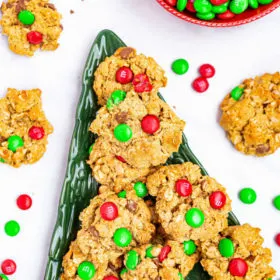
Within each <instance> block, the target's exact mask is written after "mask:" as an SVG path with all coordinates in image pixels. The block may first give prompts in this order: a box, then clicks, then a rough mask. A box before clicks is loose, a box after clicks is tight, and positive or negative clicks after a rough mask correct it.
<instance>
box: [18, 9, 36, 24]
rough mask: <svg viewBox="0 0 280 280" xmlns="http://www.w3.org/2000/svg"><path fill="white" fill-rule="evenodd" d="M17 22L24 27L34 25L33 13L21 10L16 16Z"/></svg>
mask: <svg viewBox="0 0 280 280" xmlns="http://www.w3.org/2000/svg"><path fill="white" fill-rule="evenodd" d="M18 20H19V21H20V22H21V23H22V24H25V25H31V24H33V23H34V21H35V16H34V14H33V13H31V12H30V11H27V10H22V11H21V12H20V13H19V14H18Z"/></svg>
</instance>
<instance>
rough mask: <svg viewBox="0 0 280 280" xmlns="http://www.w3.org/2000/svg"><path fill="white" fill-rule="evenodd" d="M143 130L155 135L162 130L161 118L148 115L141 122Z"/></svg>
mask: <svg viewBox="0 0 280 280" xmlns="http://www.w3.org/2000/svg"><path fill="white" fill-rule="evenodd" d="M141 127H142V130H143V131H144V132H146V133H148V134H154V133H155V132H157V131H158V130H159V128H160V121H159V118H158V117H157V116H155V115H147V116H145V117H144V118H143V119H142V121H141Z"/></svg>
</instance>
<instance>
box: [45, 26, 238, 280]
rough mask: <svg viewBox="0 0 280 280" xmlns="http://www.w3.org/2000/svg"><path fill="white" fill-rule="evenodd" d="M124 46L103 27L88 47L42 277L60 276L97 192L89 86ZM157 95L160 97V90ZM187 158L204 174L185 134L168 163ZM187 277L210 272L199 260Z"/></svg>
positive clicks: (93, 112)
mask: <svg viewBox="0 0 280 280" xmlns="http://www.w3.org/2000/svg"><path fill="white" fill-rule="evenodd" d="M123 46H125V43H124V42H123V41H122V40H121V39H120V38H119V37H118V36H117V35H116V34H114V33H113V32H112V31H110V30H103V31H101V32H100V33H99V34H98V36H97V37H96V39H95V41H94V43H93V45H92V48H91V50H90V53H89V56H88V59H87V62H86V66H85V69H84V74H83V84H82V93H81V97H80V100H79V104H78V106H77V112H76V124H75V128H74V132H73V137H72V142H71V146H70V151H69V158H68V166H67V169H66V175H65V180H64V184H63V187H62V193H61V197H60V202H59V207H58V215H57V221H56V224H55V227H54V231H53V236H52V240H51V245H50V250H49V256H48V263H47V267H46V272H45V278H44V279H45V280H58V279H59V278H60V274H61V272H62V265H61V264H62V259H63V256H64V255H65V254H66V253H67V251H68V247H69V244H70V242H71V241H72V240H73V239H75V236H76V234H77V231H78V230H79V226H80V225H79V214H80V212H81V211H82V210H83V209H84V208H86V207H87V206H88V205H89V202H90V199H91V198H93V197H94V196H95V195H96V194H97V190H98V183H97V182H96V181H95V180H94V178H93V177H92V176H91V170H90V168H89V166H88V165H87V163H86V160H87V159H88V149H89V147H90V145H91V144H92V143H93V142H94V136H93V134H92V133H90V132H89V126H90V124H91V122H92V121H93V120H94V119H95V116H96V112H97V111H98V109H99V106H98V104H97V98H96V95H95V93H94V91H93V89H92V84H93V80H94V77H93V74H94V72H95V70H96V69H97V67H98V65H99V64H100V62H102V61H104V60H105V58H106V57H107V56H111V55H113V54H114V52H115V51H116V50H117V49H118V48H120V47H123ZM159 96H160V98H162V96H161V95H160V94H159ZM162 99H163V98H162ZM186 161H190V162H193V163H195V164H198V165H200V167H201V169H202V172H203V174H207V172H206V170H205V169H204V167H203V166H202V165H201V163H200V162H199V161H198V159H197V158H196V157H195V155H194V154H193V153H192V151H191V149H190V147H189V145H188V142H187V138H186V137H185V136H183V142H182V144H181V146H180V149H179V151H178V152H177V153H174V154H173V155H172V156H171V157H170V158H169V159H168V161H167V164H178V163H183V162H186ZM229 223H230V225H236V224H239V222H238V220H237V218H236V217H235V216H234V214H233V213H230V214H229ZM186 279H187V280H199V279H200V280H208V279H210V276H209V275H208V274H207V273H206V272H205V271H204V270H203V269H202V267H201V266H200V264H197V265H196V266H195V267H194V269H193V271H192V272H190V274H189V275H188V277H187V278H186Z"/></svg>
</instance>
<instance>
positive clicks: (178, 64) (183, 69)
mask: <svg viewBox="0 0 280 280" xmlns="http://www.w3.org/2000/svg"><path fill="white" fill-rule="evenodd" d="M172 70H173V72H174V73H176V74H178V75H183V74H185V73H187V72H188V70H189V63H188V62H187V61H186V60H185V59H183V58H179V59H176V60H175V61H174V62H173V63H172Z"/></svg>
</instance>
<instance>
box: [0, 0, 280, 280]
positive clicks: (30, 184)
mask: <svg viewBox="0 0 280 280" xmlns="http://www.w3.org/2000/svg"><path fill="white" fill-rule="evenodd" d="M54 3H55V4H56V6H57V8H58V9H59V11H60V12H61V13H62V14H63V25H64V32H63V34H62V36H61V40H60V42H61V46H60V48H59V49H58V50H57V51H55V52H45V53H39V52H38V53H36V55H35V56H34V57H33V58H25V57H20V56H18V55H15V54H13V53H12V52H11V51H10V50H9V49H8V45H7V40H6V37H4V36H1V37H0V97H2V96H4V95H5V92H6V89H7V88H8V87H15V88H18V89H29V88H36V87H38V88H40V89H42V91H43V105H44V109H45V111H46V114H47V116H48V118H49V120H50V121H51V123H52V124H53V125H54V128H55V132H54V134H53V135H52V136H51V137H50V138H49V143H50V144H49V146H48V151H47V153H46V154H45V156H44V158H43V159H42V160H40V161H39V162H38V163H37V164H35V165H32V166H23V167H21V168H19V169H13V168H11V167H9V166H6V165H1V167H0V198H1V199H0V263H1V262H2V261H3V260H4V259H6V258H12V259H14V260H15V261H16V263H17V265H18V269H17V272H16V274H15V275H14V276H12V277H10V279H13V280H15V279H17V280H42V279H44V270H45V265H46V259H47V254H48V248H49V243H50V238H51V235H52V230H53V226H54V223H55V220H56V214H57V204H58V200H59V196H60V191H61V186H62V182H63V179H64V173H65V167H66V162H67V156H68V149H69V144H70V139H71V135H72V130H73V125H74V114H75V110H76V105H77V101H78V98H79V95H80V91H81V75H82V70H83V67H84V64H85V61H86V58H87V55H88V52H89V49H90V46H91V44H92V42H93V40H94V38H95V37H96V35H97V33H98V32H99V31H101V30H102V29H105V28H108V29H112V30H114V31H115V32H116V33H117V34H118V35H119V36H120V37H121V38H122V39H123V40H124V41H125V42H126V43H127V44H128V45H131V46H133V47H135V48H137V49H138V50H139V51H140V52H143V53H144V54H146V55H150V56H152V57H154V58H156V60H157V61H158V62H159V64H160V65H162V66H163V67H164V68H165V69H166V72H167V76H168V78H169V83H168V86H167V88H166V89H164V90H162V91H161V92H162V93H163V95H164V97H165V98H166V99H167V101H168V103H169V104H170V105H171V106H175V107H176V112H177V114H178V115H179V116H180V117H182V118H183V119H184V120H186V122H187V127H186V130H185V132H186V135H187V136H188V139H189V142H190V146H191V148H192V149H193V151H194V153H195V154H196V155H197V157H198V158H199V159H200V160H201V162H202V163H203V164H204V166H205V167H206V169H207V170H208V172H209V173H210V174H211V175H212V176H213V177H215V178H217V180H218V181H219V182H221V183H222V184H223V185H225V186H226V187H227V188H228V192H229V194H230V195H231V198H232V200H233V210H234V212H235V213H236V215H237V217H238V218H239V219H240V221H241V222H242V223H243V222H249V223H251V224H252V225H255V226H258V227H261V228H262V234H263V235H264V237H265V245H266V246H268V247H270V248H272V250H273V265H274V267H275V268H276V269H277V270H278V277H276V278H279V277H280V248H279V247H277V246H276V245H275V243H274V240H273V239H274V236H275V234H276V233H277V232H280V212H279V211H277V210H275V209H274V208H273V206H272V203H271V201H272V199H273V197H274V196H275V195H277V194H280V164H279V162H280V160H279V156H280V151H278V152H277V153H275V154H274V155H272V156H268V157H266V158H254V157H250V156H244V155H243V154H241V153H239V152H237V151H236V150H235V149H234V148H233V147H232V146H231V144H230V143H229V141H227V139H226V138H225V134H224V132H223V130H222V129H221V128H220V127H219V125H218V123H217V116H218V106H219V103H220V102H221V100H222V99H223V97H224V96H225V95H226V94H227V93H228V92H229V91H230V90H231V89H232V88H233V87H235V86H236V85H237V84H239V83H240V82H241V81H242V80H243V79H244V78H247V77H251V76H255V75H259V74H262V73H264V72H271V73H272V72H275V71H277V70H280V36H279V28H280V10H277V11H275V12H273V13H272V14H271V15H268V16H266V17H265V18H263V19H260V20H258V21H256V22H254V23H251V24H248V25H245V26H241V27H236V28H230V29H209V28H206V27H199V26H195V25H192V24H188V23H186V22H184V21H182V20H179V19H177V18H175V17H173V16H172V15H170V14H169V13H167V12H166V11H165V10H163V9H162V8H161V7H160V6H159V5H158V4H157V3H156V1H155V0H143V1H139V0H102V1H101V0H99V1H97V0H84V1H81V0H67V1H65V0H58V1H55V2H54ZM71 9H72V10H74V11H75V13H74V14H70V10H71ZM180 57H184V58H186V59H187V60H188V61H189V63H190V70H189V72H188V73H187V74H186V75H184V76H176V75H175V74H173V73H172V72H171V70H170V64H171V62H172V61H173V60H174V59H176V58H180ZM207 62H209V63H212V64H213V65H214V66H215V67H216V70H217V75H216V76H215V78H213V79H211V81H210V84H211V85H210V89H209V90H208V91H207V92H206V93H204V94H202V95H199V94H197V93H195V92H194V91H193V90H192V89H191V82H192V80H193V79H194V78H195V77H196V76H197V68H198V67H199V65H201V64H202V63H207ZM243 187H252V188H254V189H255V190H256V191H257V193H258V200H257V202H256V203H255V204H254V205H251V206H247V205H244V204H242V203H241V202H240V201H239V200H238V198H237V194H238V191H239V190H240V189H241V188H243ZM21 193H29V194H31V195H32V198H33V202H34V205H33V207H32V209H31V210H30V211H27V212H23V211H20V210H19V209H17V207H16V204H15V200H16V198H17V196H18V195H19V194H21ZM10 219H15V220H17V221H19V222H20V224H21V228H22V230H21V232H20V234H19V235H18V236H17V237H14V238H11V237H8V236H6V235H5V233H4V230H3V227H4V224H5V222H6V221H8V220H10Z"/></svg>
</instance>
